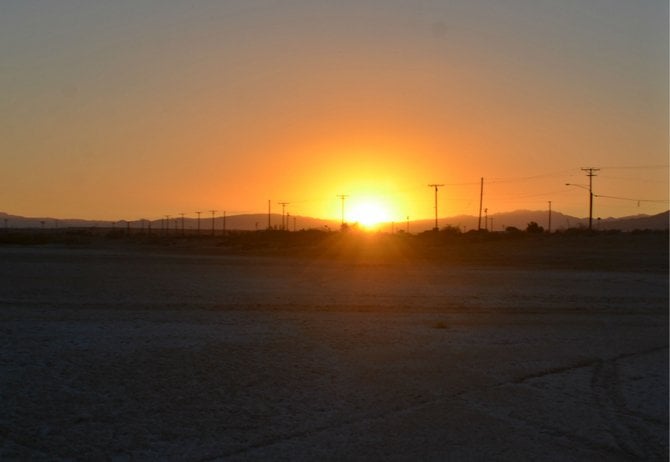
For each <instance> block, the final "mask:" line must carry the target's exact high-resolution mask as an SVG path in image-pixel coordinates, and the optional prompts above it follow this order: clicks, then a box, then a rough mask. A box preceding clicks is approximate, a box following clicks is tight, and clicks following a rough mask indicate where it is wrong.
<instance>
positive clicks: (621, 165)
mask: <svg viewBox="0 0 670 462" xmlns="http://www.w3.org/2000/svg"><path fill="white" fill-rule="evenodd" d="M0 89H1V90H2V91H1V92H0V160H1V164H0V165H1V167H2V169H1V175H2V186H1V187H0V211H5V212H8V213H13V214H21V215H27V216H53V217H56V218H69V217H80V218H91V219H111V220H114V219H121V218H124V219H138V218H160V217H162V216H164V215H166V214H171V215H176V214H178V213H179V212H186V213H187V214H192V212H194V211H196V210H211V209H217V210H224V209H225V210H227V212H228V213H229V214H232V213H241V212H265V211H266V210H267V201H268V199H271V200H272V202H273V207H274V208H275V210H276V211H279V210H280V208H279V206H278V205H276V203H277V202H278V201H287V202H290V203H291V204H290V205H289V206H288V208H287V211H289V212H290V213H292V214H299V215H312V216H319V217H328V218H331V217H332V218H335V217H339V210H340V208H339V207H340V203H339V201H338V199H337V197H336V195H337V194H348V195H349V196H350V197H349V198H348V199H347V200H348V204H349V205H350V206H351V207H354V206H355V205H356V202H357V201H360V200H363V199H366V200H367V199H368V198H370V197H375V198H377V200H378V201H382V202H384V203H385V204H386V206H387V207H388V208H389V210H390V213H391V216H390V218H391V219H394V220H404V218H405V217H406V216H410V218H412V219H414V218H416V219H418V218H427V217H432V216H433V192H432V190H431V189H429V188H428V187H427V184H428V183H444V184H445V186H444V187H443V188H442V189H441V190H440V193H439V199H440V207H439V209H440V215H441V216H448V215H456V214H471V215H476V214H477V212H478V207H479V179H480V177H484V178H485V182H486V184H485V196H484V206H485V207H487V208H488V209H489V213H490V214H492V213H496V212H503V211H510V210H515V209H531V210H545V209H546V208H547V201H552V207H553V209H554V210H558V211H562V212H565V213H569V214H573V215H577V216H582V217H583V216H587V215H588V192H587V191H585V190H583V189H580V188H579V187H570V186H565V183H568V182H569V183H577V184H582V185H584V184H588V179H587V178H586V176H585V175H584V172H582V171H581V170H580V167H600V168H601V170H600V171H599V172H598V177H596V178H594V192H595V193H596V194H600V195H606V196H612V197H621V198H627V199H644V200H658V202H646V201H642V202H640V203H638V202H636V201H635V200H621V199H610V198H596V202H595V212H594V213H595V216H601V217H603V218H604V217H608V216H624V215H631V214H636V213H657V212H661V211H664V210H666V209H667V208H668V202H667V199H668V122H669V121H668V2H667V1H661V0H641V1H635V2H632V1H629V0H607V1H605V0H560V1H548V0H488V1H484V0H477V1H473V0H449V1H446V0H445V1H437V0H426V1H422V0H411V1H399V0H387V1H380V0H378V1H371V0H356V1H349V0H338V1H337V2H336V1H319V0H284V1H270V0H264V1H261V0H243V1H242V0H241V1H181V0H179V1H177V0H156V1H149V0H146V1H136V0H130V1H124V0H116V1H113V2H103V1H90V0H80V1H69V0H68V1H60V0H53V1H32V0H5V1H0Z"/></svg>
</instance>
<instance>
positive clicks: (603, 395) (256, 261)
mask: <svg viewBox="0 0 670 462" xmlns="http://www.w3.org/2000/svg"><path fill="white" fill-rule="evenodd" d="M584 239H586V240H587V242H586V244H584V245H581V246H580V247H579V248H577V249H575V250H572V251H571V250H569V249H571V248H572V247H571V246H570V245H568V244H561V245H560V246H557V245H555V242H554V241H555V240H554V239H550V240H547V241H546V242H544V243H541V244H540V245H537V246H535V250H534V252H535V251H536V252H535V253H533V252H527V253H526V255H525V256H522V257H523V258H521V257H520V258H515V255H516V253H515V252H516V250H515V251H508V252H507V253H505V251H501V250H500V249H499V247H498V246H503V245H504V244H500V243H493V244H491V246H490V249H489V250H490V252H489V251H488V250H486V249H484V250H483V251H482V250H481V249H479V250H478V251H477V252H478V253H477V255H478V256H477V258H474V257H473V258H471V259H468V258H466V257H467V255H468V251H467V249H466V250H465V251H459V252H460V253H459V258H448V256H445V257H444V258H442V257H440V256H436V257H434V258H428V257H426V258H400V257H398V256H397V255H396V256H394V258H388V259H386V258H383V252H381V254H382V255H381V257H380V255H378V254H375V255H368V256H366V255H363V256H362V257H360V258H354V257H353V256H352V254H347V255H343V256H340V257H337V256H333V255H326V256H323V255H302V256H299V257H291V256H289V255H282V256H267V255H265V256H263V255H258V254H256V255H253V254H251V253H247V254H244V253H237V254H230V253H225V252H219V253H217V254H214V253H212V254H208V253H207V252H188V251H174V250H171V249H164V248H161V247H152V248H150V249H147V248H139V247H137V246H123V245H117V246H102V247H95V246H82V247H78V248H72V247H66V246H32V247H31V246H27V247H20V246H4V247H0V342H1V346H0V348H1V349H0V403H1V404H0V405H1V406H2V409H1V411H2V412H0V459H2V460H113V461H131V460H185V461H210V460H211V461H218V460H221V461H235V460H509V461H518V460H557V461H558V460H561V461H563V460H589V461H590V460H609V461H612V460H613V461H616V460H663V461H665V460H667V459H668V270H667V258H668V257H667V255H668V253H667V235H665V237H662V238H660V239H651V238H650V239H647V238H645V237H644V236H641V237H639V238H637V239H647V240H649V241H650V243H649V244H645V243H644V242H643V243H642V244H640V243H635V242H633V243H632V244H630V243H627V239H631V240H634V239H636V238H635V237H634V236H633V237H626V238H624V237H621V238H620V239H619V240H618V241H617V243H616V245H610V244H608V245H601V244H600V238H599V237H594V238H592V240H591V241H588V239H591V238H587V237H585V238H584ZM603 239H605V238H603ZM631 245H632V246H633V247H634V251H631V248H632V247H631ZM516 248H517V250H519V249H522V248H523V243H520V244H518V245H517V246H516ZM496 252H497V253H496ZM521 253H523V252H521ZM487 254H491V255H494V256H495V258H493V260H491V262H487V258H486V255H487ZM532 254H534V255H538V256H536V257H535V258H531V257H532Z"/></svg>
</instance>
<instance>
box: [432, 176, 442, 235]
mask: <svg viewBox="0 0 670 462" xmlns="http://www.w3.org/2000/svg"><path fill="white" fill-rule="evenodd" d="M441 186H444V185H443V184H435V183H433V184H429V185H428V187H429V188H435V227H434V228H433V231H438V230H439V229H440V228H438V226H437V189H438V188H439V187H441Z"/></svg>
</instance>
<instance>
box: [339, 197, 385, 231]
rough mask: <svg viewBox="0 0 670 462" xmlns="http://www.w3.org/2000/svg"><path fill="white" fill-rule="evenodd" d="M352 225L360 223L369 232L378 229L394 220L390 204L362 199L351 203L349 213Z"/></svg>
mask: <svg viewBox="0 0 670 462" xmlns="http://www.w3.org/2000/svg"><path fill="white" fill-rule="evenodd" d="M347 219H348V220H349V221H350V222H351V223H358V224H359V225H361V226H362V227H364V228H365V229H368V230H372V229H375V228H377V227H378V226H379V225H381V224H382V223H387V222H389V221H391V220H392V218H391V211H390V210H389V206H388V204H386V203H384V201H382V200H381V199H379V198H375V197H361V198H358V199H354V200H352V201H351V206H350V207H349V210H348V212H347Z"/></svg>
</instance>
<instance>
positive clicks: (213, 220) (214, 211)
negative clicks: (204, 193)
mask: <svg viewBox="0 0 670 462" xmlns="http://www.w3.org/2000/svg"><path fill="white" fill-rule="evenodd" d="M210 212H212V236H214V224H215V218H214V214H215V213H216V212H217V210H210Z"/></svg>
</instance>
